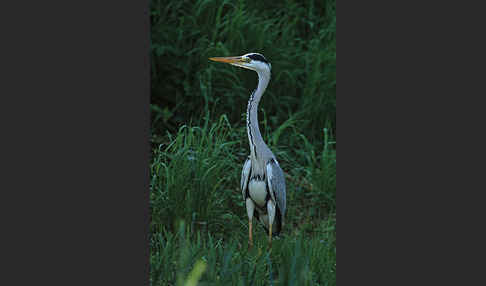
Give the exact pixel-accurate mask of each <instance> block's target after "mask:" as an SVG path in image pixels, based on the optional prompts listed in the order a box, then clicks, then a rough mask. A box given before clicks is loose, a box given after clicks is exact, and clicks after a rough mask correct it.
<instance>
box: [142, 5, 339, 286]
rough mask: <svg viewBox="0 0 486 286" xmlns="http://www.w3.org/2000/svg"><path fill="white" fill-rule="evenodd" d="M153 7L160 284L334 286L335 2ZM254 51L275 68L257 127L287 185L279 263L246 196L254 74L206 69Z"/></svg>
mask: <svg viewBox="0 0 486 286" xmlns="http://www.w3.org/2000/svg"><path fill="white" fill-rule="evenodd" d="M151 5H152V6H151V19H152V51H151V53H152V104H151V108H152V146H153V155H152V161H151V197H150V200H151V201H150V202H151V225H150V231H151V245H150V249H151V255H150V259H151V260H150V265H151V271H150V279H151V285H195V283H199V285H335V284H336V277H335V271H336V231H335V225H336V215H335V213H336V203H335V197H336V195H335V194H336V143H335V142H336V104H335V98H336V95H335V92H336V71H335V65H336V45H335V41H336V37H335V25H336V18H335V1H307V2H306V3H303V4H297V3H295V2H294V1H283V2H278V3H272V2H268V1H267V2H265V3H264V1H253V2H247V1H157V0H153V1H152V3H151ZM247 52H260V53H263V54H264V55H265V57H266V58H267V59H268V60H269V61H270V62H271V63H272V79H271V81H270V84H269V86H268V89H267V91H266V92H265V95H264V96H263V99H262V102H261V104H260V108H261V110H260V113H259V119H260V128H261V131H262V135H263V137H264V139H265V141H266V142H267V144H268V145H269V147H270V148H271V149H272V151H273V152H274V154H275V155H276V156H277V158H278V160H279V163H280V165H281V166H282V168H283V170H284V172H285V175H286V181H287V207H288V212H287V215H286V225H285V228H284V231H283V233H282V235H281V237H280V238H279V239H276V240H274V243H273V247H272V250H271V251H270V252H269V251H268V249H267V240H266V235H265V233H264V230H263V228H261V227H260V226H258V225H257V224H256V222H254V224H255V225H254V226H255V227H254V235H255V237H254V238H255V246H254V248H253V249H252V250H251V251H248V247H247V242H248V219H247V216H246V210H245V206H244V202H243V200H242V198H241V191H240V190H239V180H240V175H241V168H242V164H243V162H244V160H245V158H246V156H247V154H248V142H247V140H248V139H247V135H246V131H245V116H244V112H245V110H246V103H247V100H248V96H249V94H250V92H251V90H253V89H254V88H255V87H256V74H255V73H254V72H251V71H246V70H243V69H238V68H235V67H231V66H229V65H223V64H217V63H210V62H209V61H208V60H207V58H208V57H211V56H230V55H240V54H244V53H247ZM191 283H194V284H191Z"/></svg>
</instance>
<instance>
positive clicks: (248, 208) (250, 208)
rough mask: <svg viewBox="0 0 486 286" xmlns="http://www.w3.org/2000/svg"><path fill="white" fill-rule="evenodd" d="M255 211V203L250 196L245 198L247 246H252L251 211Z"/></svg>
mask: <svg viewBox="0 0 486 286" xmlns="http://www.w3.org/2000/svg"><path fill="white" fill-rule="evenodd" d="M254 211H255V203H253V201H252V200H251V199H250V198H247V199H246V212H247V214H248V239H249V240H248V245H249V248H251V247H252V246H253V227H252V225H253V224H252V220H253V212H254Z"/></svg>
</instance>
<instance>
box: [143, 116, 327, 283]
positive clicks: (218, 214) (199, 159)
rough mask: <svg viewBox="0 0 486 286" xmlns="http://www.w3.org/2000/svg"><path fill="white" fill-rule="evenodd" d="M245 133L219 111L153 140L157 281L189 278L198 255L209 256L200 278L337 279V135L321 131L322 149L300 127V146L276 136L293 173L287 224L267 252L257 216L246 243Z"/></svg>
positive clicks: (153, 273) (282, 158) (256, 280)
mask: <svg viewBox="0 0 486 286" xmlns="http://www.w3.org/2000/svg"><path fill="white" fill-rule="evenodd" d="M275 133H276V132H270V136H271V137H272V136H273V135H275ZM245 135H246V134H245V129H244V127H243V126H241V127H232V126H231V124H230V123H229V122H228V120H227V118H226V117H225V116H222V117H221V118H220V119H219V120H217V121H216V122H214V123H212V124H209V123H208V124H207V125H206V126H203V127H188V126H183V127H181V128H180V130H179V131H178V132H177V133H176V134H173V135H169V136H168V138H169V141H168V142H167V144H161V145H160V146H158V148H156V149H155V151H154V157H153V162H152V165H151V189H152V192H151V196H150V201H151V204H150V205H151V214H152V215H151V225H150V229H151V235H152V236H151V264H150V265H151V279H152V280H151V281H152V285H173V284H174V283H176V282H177V281H179V282H181V281H183V280H184V279H185V277H186V276H188V273H189V272H190V271H191V269H192V268H193V266H194V265H195V263H196V262H197V261H200V260H201V261H204V262H205V263H206V264H207V268H206V271H204V272H203V274H202V277H201V285H205V284H204V283H203V282H208V283H209V282H211V283H215V284H211V285H250V284H251V283H250V282H251V281H253V282H254V284H253V285H269V284H268V283H271V282H274V283H277V282H278V283H280V284H279V285H315V283H318V284H319V285H335V279H336V278H335V266H336V265H335V263H336V262H335V261H336V260H335V255H336V253H335V208H336V204H335V190H336V171H335V169H336V153H335V151H334V149H333V148H331V146H332V144H333V142H332V141H330V138H329V137H328V136H327V135H326V133H324V132H323V134H322V140H323V146H324V148H323V149H322V150H316V149H315V147H314V146H313V145H311V144H308V143H306V142H307V140H306V138H305V136H303V135H302V134H300V135H299V134H294V136H295V137H296V138H300V139H299V140H300V141H302V142H303V144H302V146H301V149H300V150H299V151H298V152H289V151H285V150H284V149H285V148H283V147H282V146H278V145H273V146H272V145H271V148H272V149H273V150H274V152H275V153H276V154H277V156H279V158H280V159H279V161H280V164H281V166H282V168H283V170H284V172H285V173H286V175H287V198H288V212H287V216H286V226H285V229H284V231H283V234H282V237H281V238H280V239H276V240H275V241H274V244H273V247H272V251H271V252H270V253H268V252H267V249H266V246H267V237H266V233H265V232H264V231H263V228H261V227H259V226H258V225H257V224H255V226H256V227H255V228H254V230H255V241H256V246H255V248H254V249H253V250H252V251H250V252H248V251H247V242H248V220H247V217H246V210H245V206H244V204H243V200H242V198H241V191H240V189H239V178H240V174H241V166H242V164H243V161H244V159H245V157H246V149H247V147H246V146H245V145H246V139H243V140H242V139H241V138H245V137H243V136H245ZM270 141H271V140H270ZM181 283H182V282H181ZM228 283H230V284H228Z"/></svg>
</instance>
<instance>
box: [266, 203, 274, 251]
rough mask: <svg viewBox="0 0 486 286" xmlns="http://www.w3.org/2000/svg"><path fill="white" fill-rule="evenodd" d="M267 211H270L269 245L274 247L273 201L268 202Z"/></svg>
mask: <svg viewBox="0 0 486 286" xmlns="http://www.w3.org/2000/svg"><path fill="white" fill-rule="evenodd" d="M267 211H268V224H269V227H268V243H269V244H270V246H272V225H273V221H274V220H275V203H274V202H273V201H272V200H268V202H267Z"/></svg>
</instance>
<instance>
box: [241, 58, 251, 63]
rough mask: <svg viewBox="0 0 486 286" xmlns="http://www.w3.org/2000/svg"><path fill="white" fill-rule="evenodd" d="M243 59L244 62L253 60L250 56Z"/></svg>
mask: <svg viewBox="0 0 486 286" xmlns="http://www.w3.org/2000/svg"><path fill="white" fill-rule="evenodd" d="M242 60H243V62H245V63H249V62H251V59H250V58H243V59H242Z"/></svg>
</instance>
